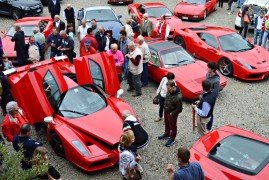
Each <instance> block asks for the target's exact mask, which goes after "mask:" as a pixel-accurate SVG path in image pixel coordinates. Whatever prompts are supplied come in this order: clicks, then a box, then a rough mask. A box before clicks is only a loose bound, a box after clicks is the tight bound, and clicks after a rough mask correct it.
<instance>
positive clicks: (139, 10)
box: [137, 4, 146, 23]
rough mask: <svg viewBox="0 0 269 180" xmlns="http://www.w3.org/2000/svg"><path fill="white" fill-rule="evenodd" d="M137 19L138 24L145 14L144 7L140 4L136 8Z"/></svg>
mask: <svg viewBox="0 0 269 180" xmlns="http://www.w3.org/2000/svg"><path fill="white" fill-rule="evenodd" d="M137 13H138V14H137V18H138V23H141V22H142V19H143V15H144V14H145V13H146V7H145V6H143V5H142V4H141V5H140V6H139V7H138V8H137Z"/></svg>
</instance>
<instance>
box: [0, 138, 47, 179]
mask: <svg viewBox="0 0 269 180" xmlns="http://www.w3.org/2000/svg"><path fill="white" fill-rule="evenodd" d="M21 149H22V148H21ZM0 154H1V157H0V159H1V160H2V166H1V165H0V179H1V180H10V179H12V180H24V179H33V178H34V177H37V176H38V175H42V174H45V173H47V172H48V165H46V164H41V165H35V166H33V167H32V168H31V169H29V170H23V169H22V168H21V164H20V162H21V161H22V160H23V159H24V155H23V151H22V150H21V151H19V152H16V151H14V150H10V149H9V148H8V147H7V146H5V145H4V144H2V143H0Z"/></svg>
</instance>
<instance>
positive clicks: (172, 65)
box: [165, 64, 179, 66]
mask: <svg viewBox="0 0 269 180" xmlns="http://www.w3.org/2000/svg"><path fill="white" fill-rule="evenodd" d="M165 65H169V66H178V65H179V64H165Z"/></svg>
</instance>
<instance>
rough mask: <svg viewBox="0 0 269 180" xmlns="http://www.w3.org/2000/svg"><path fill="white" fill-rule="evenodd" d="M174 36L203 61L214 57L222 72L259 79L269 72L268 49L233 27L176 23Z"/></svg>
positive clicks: (239, 77)
mask: <svg viewBox="0 0 269 180" xmlns="http://www.w3.org/2000/svg"><path fill="white" fill-rule="evenodd" d="M173 40H174V42H175V43H176V44H180V45H182V46H183V47H184V48H186V50H187V51H188V52H189V53H191V54H195V57H197V58H198V59H201V60H204V61H206V62H210V61H214V62H216V63H217V64H218V68H219V71H220V72H221V73H222V74H223V75H225V76H234V77H236V78H238V79H242V80H262V79H264V78H265V77H267V76H268V74H269V53H268V52H267V51H266V50H265V49H264V48H262V47H260V46H256V45H253V44H251V43H249V42H248V41H247V40H245V39H243V38H242V36H241V35H240V34H238V33H237V32H235V31H234V30H231V29H228V28H222V27H216V26H210V25H206V24H198V23H197V24H186V25H183V26H181V27H179V28H178V29H177V30H176V31H175V33H174V37H173Z"/></svg>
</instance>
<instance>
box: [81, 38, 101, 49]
mask: <svg viewBox="0 0 269 180" xmlns="http://www.w3.org/2000/svg"><path fill="white" fill-rule="evenodd" d="M85 40H90V41H91V47H93V48H94V49H95V50H97V49H98V42H97V41H96V38H95V37H94V36H93V35H91V34H87V35H86V36H85V37H84V38H83V39H81V40H80V46H84V42H85Z"/></svg>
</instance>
